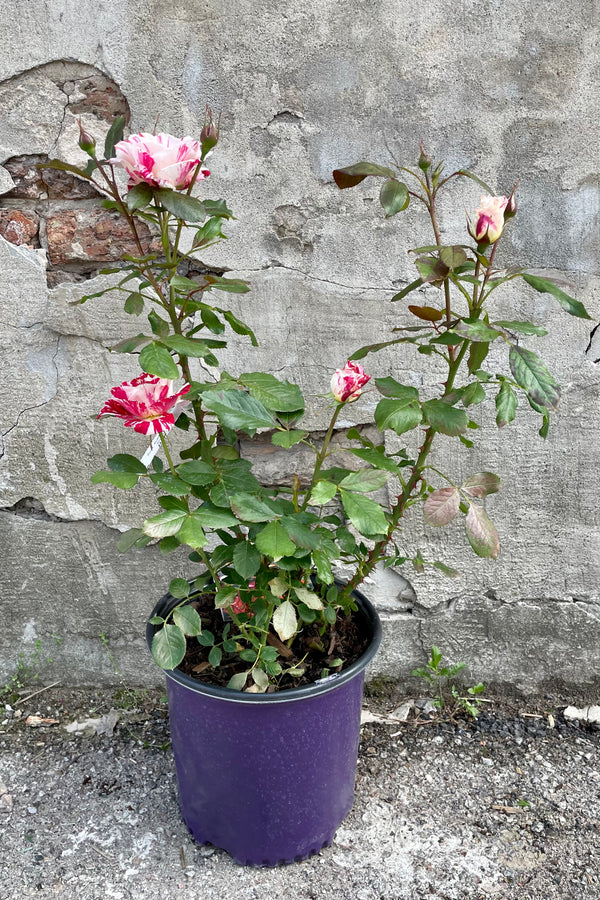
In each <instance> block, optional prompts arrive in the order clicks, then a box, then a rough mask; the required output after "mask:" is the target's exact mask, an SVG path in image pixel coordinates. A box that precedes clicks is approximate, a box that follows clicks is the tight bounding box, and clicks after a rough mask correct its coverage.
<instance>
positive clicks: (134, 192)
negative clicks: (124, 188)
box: [127, 181, 152, 212]
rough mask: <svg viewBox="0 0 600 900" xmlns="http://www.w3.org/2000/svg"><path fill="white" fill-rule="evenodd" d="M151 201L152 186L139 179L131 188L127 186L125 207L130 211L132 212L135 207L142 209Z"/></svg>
mask: <svg viewBox="0 0 600 900" xmlns="http://www.w3.org/2000/svg"><path fill="white" fill-rule="evenodd" d="M151 202H152V188H151V187H150V185H149V184H146V183H145V182H143V181H140V183H139V184H134V186H133V187H132V188H129V191H128V193H127V208H128V209H129V210H130V212H134V211H135V210H136V209H143V208H144V207H145V206H148V204H149V203H151Z"/></svg>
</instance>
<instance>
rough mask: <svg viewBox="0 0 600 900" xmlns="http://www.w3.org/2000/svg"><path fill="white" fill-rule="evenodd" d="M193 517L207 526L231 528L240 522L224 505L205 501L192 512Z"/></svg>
mask: <svg viewBox="0 0 600 900" xmlns="http://www.w3.org/2000/svg"><path fill="white" fill-rule="evenodd" d="M192 518H193V519H195V521H196V522H198V523H199V524H200V525H203V526H205V527H206V528H231V527H235V526H236V525H237V524H238V520H237V518H236V517H235V516H234V515H232V513H230V512H229V510H228V509H224V508H223V507H222V506H213V504H212V503H203V504H202V506H199V507H198V508H197V509H195V510H194V511H193V513H192Z"/></svg>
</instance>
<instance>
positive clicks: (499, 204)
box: [467, 194, 508, 244]
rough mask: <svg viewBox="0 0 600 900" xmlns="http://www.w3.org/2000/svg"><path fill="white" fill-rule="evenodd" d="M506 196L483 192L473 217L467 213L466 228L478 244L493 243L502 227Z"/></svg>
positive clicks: (506, 202) (506, 201)
mask: <svg viewBox="0 0 600 900" xmlns="http://www.w3.org/2000/svg"><path fill="white" fill-rule="evenodd" d="M507 204H508V197H491V196H490V195H489V194H484V195H483V197H482V198H481V202H480V204H479V206H478V207H477V209H476V210H475V212H474V213H473V218H470V216H468V215H467V229H468V232H469V234H470V235H471V237H472V238H474V239H475V240H476V241H477V243H478V244H494V243H495V242H496V241H497V240H498V238H499V237H500V235H501V234H502V229H503V228H504V211H505V210H506V206H507Z"/></svg>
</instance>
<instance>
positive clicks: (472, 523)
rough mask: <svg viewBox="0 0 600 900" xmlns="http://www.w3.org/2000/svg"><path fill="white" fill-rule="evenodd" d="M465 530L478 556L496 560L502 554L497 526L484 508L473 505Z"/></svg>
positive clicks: (470, 508) (468, 514)
mask: <svg viewBox="0 0 600 900" xmlns="http://www.w3.org/2000/svg"><path fill="white" fill-rule="evenodd" d="M465 529H466V532H467V537H468V539H469V543H470V545H471V547H472V548H473V551H474V553H476V554H477V556H481V557H483V558H484V559H496V558H497V556H498V553H499V552H500V540H499V538H498V532H497V531H496V526H495V525H494V523H493V522H492V520H491V519H490V517H489V516H488V514H487V513H486V511H485V509H484V508H483V506H476V505H475V504H474V503H472V504H471V505H470V507H469V512H468V513H467V518H466V521H465Z"/></svg>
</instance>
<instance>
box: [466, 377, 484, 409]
mask: <svg viewBox="0 0 600 900" xmlns="http://www.w3.org/2000/svg"><path fill="white" fill-rule="evenodd" d="M485 397H486V393H485V390H484V388H483V387H482V386H481V384H480V383H479V381H473V382H471V384H468V385H467V386H466V388H465V391H464V393H463V395H462V403H463V406H473V405H474V404H477V403H482V402H483V401H484V400H485Z"/></svg>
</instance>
